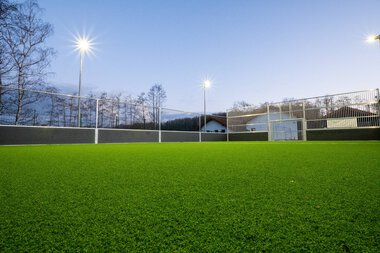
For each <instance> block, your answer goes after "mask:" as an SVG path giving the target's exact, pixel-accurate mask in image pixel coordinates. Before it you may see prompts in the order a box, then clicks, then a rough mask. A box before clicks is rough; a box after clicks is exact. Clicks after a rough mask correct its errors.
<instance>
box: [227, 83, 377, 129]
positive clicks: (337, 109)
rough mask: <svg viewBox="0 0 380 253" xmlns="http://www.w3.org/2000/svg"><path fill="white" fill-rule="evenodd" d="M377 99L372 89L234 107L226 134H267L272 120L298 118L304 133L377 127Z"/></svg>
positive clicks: (230, 112)
mask: <svg viewBox="0 0 380 253" xmlns="http://www.w3.org/2000/svg"><path fill="white" fill-rule="evenodd" d="M379 99H380V95H379V89H373V90H365V91H356V92H348V93H340V94H333V95H326V96H318V97H311V98H304V99H296V100H286V101H283V102H277V103H265V104H262V105H260V106H249V107H243V108H235V109H231V110H228V111H227V122H228V131H229V132H262V131H264V132H269V131H270V122H272V121H292V120H294V121H295V120H297V119H303V120H304V121H305V125H306V126H304V128H305V129H306V130H314V129H315V130H318V129H319V130H320V129H345V128H363V127H380V103H379ZM298 125H300V124H298ZM298 128H300V127H298ZM292 131H293V130H292Z"/></svg>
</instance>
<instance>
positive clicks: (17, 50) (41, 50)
mask: <svg viewBox="0 0 380 253" xmlns="http://www.w3.org/2000/svg"><path fill="white" fill-rule="evenodd" d="M41 16H42V9H41V8H40V7H39V5H38V3H37V2H36V1H35V0H27V1H25V2H24V3H21V4H17V11H15V12H14V13H13V14H12V15H11V17H10V23H11V25H6V27H5V29H4V34H3V37H4V38H3V39H4V43H5V44H6V45H7V47H8V48H9V50H10V56H11V59H12V61H13V63H14V65H15V67H14V70H13V71H12V72H13V73H12V74H13V77H14V83H15V85H16V86H17V88H18V92H17V97H16V101H15V102H16V112H15V124H18V123H19V121H20V117H21V115H22V113H23V107H24V106H25V105H26V104H30V103H33V102H34V101H36V98H35V96H32V97H29V96H28V94H27V93H26V92H25V89H26V88H30V87H33V88H34V89H36V88H39V89H41V88H42V87H41V86H42V85H43V83H44V80H45V77H46V75H47V72H46V69H47V67H48V66H49V65H50V60H51V57H52V56H53V55H54V53H55V52H54V50H53V49H52V48H50V47H47V46H46V45H45V41H46V39H47V38H48V37H49V36H50V35H51V34H52V33H53V27H52V26H51V25H50V24H49V23H47V22H45V21H43V20H42V19H41Z"/></svg>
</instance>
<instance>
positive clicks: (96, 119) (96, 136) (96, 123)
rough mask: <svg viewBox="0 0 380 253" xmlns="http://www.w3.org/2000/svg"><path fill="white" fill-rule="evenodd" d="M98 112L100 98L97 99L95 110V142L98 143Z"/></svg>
mask: <svg viewBox="0 0 380 253" xmlns="http://www.w3.org/2000/svg"><path fill="white" fill-rule="evenodd" d="M98 114H99V99H96V111H95V144H98V136H99V135H98V134H99V131H98Z"/></svg>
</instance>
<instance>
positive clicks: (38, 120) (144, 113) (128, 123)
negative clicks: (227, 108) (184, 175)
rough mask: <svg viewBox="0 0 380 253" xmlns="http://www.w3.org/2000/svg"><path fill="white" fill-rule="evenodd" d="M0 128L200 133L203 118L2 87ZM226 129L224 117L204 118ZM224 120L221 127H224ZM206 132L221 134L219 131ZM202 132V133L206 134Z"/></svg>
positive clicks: (143, 105)
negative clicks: (10, 126) (28, 127)
mask: <svg viewBox="0 0 380 253" xmlns="http://www.w3.org/2000/svg"><path fill="white" fill-rule="evenodd" d="M0 92H1V96H0V125H24V126H54V127H82V128H119V129H141V130H168V131H190V132H199V131H202V127H203V126H204V117H203V116H204V115H202V114H199V113H193V112H185V111H180V110H175V109H168V108H160V107H152V106H149V105H148V104H147V103H130V102H129V101H123V100H122V99H120V98H119V97H116V98H113V99H102V98H96V97H95V96H93V95H92V96H90V97H79V96H77V95H67V94H60V93H56V92H50V91H37V90H29V89H18V88H14V87H11V86H1V90H0ZM213 120H214V121H215V120H216V121H218V122H220V123H221V124H222V125H223V127H224V128H226V123H225V121H226V120H225V117H223V116H220V115H219V116H218V115H207V124H209V123H213V122H210V121H213ZM223 121H224V124H223ZM223 127H219V128H215V129H214V128H210V127H208V129H206V130H207V132H216V131H217V132H219V131H220V132H222V128H223ZM206 130H205V131H206Z"/></svg>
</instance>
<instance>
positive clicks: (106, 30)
mask: <svg viewBox="0 0 380 253" xmlns="http://www.w3.org/2000/svg"><path fill="white" fill-rule="evenodd" d="M39 4H40V6H41V7H42V8H44V9H45V17H44V19H45V20H46V21H48V22H50V23H51V24H53V26H54V28H55V29H54V30H55V32H54V35H53V36H52V37H51V38H50V39H49V41H48V44H49V45H50V46H52V47H54V48H55V49H56V50H57V51H58V54H57V56H56V58H55V59H54V60H53V62H52V66H51V70H52V71H53V72H55V75H54V76H52V77H50V82H51V83H53V84H55V85H57V86H58V87H61V88H63V89H65V90H75V89H76V88H77V84H78V74H79V73H78V72H79V56H78V53H77V52H75V51H73V48H74V47H73V40H74V35H77V34H81V33H85V34H87V35H90V36H91V37H92V38H94V43H95V52H94V54H93V55H90V56H89V57H87V56H86V58H85V60H84V72H83V88H84V90H85V91H90V90H91V91H95V92H99V91H107V92H109V93H117V92H119V91H121V92H125V93H127V94H131V95H133V96H137V95H138V94H139V93H141V92H143V91H147V90H148V89H149V88H150V87H151V86H152V85H153V84H154V83H161V84H162V85H163V86H164V88H165V90H166V92H167V97H168V100H167V102H166V104H165V105H166V107H169V108H175V109H181V110H187V111H197V112H198V111H202V109H203V104H202V103H203V91H202V89H201V82H202V80H203V79H204V78H205V77H211V79H212V80H213V83H214V85H213V87H212V88H211V89H210V90H208V93H207V105H208V110H209V111H210V112H217V111H224V110H225V109H227V108H229V107H231V106H232V105H233V103H234V102H235V101H239V100H245V101H247V102H250V103H253V104H259V103H263V102H266V101H280V100H282V99H283V98H285V97H287V98H289V97H294V98H302V97H311V96H318V95H325V94H331V93H340V92H345V91H355V90H364V89H370V88H377V87H380V85H379V84H380V46H379V45H378V44H372V45H371V44H368V43H366V42H365V38H366V37H367V36H368V35H369V34H373V33H374V34H379V33H380V18H379V17H378V11H379V10H380V1H378V0H318V1H316V0H315V1H312V0H299V1H297V0H260V1H259V0H257V1H254V0H251V1H243V0H234V1H232V0H231V1H221V0H219V1H217V0H215V1H207V0H203V1H201V0H199V1H189V0H188V1H185V0H176V1H169V0H161V1H158V0H157V1H154V0H151V1H144V0H137V1H128V0H125V1H123V0H107V1H106V0H103V1H101V0H76V1H75V0H39Z"/></svg>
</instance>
